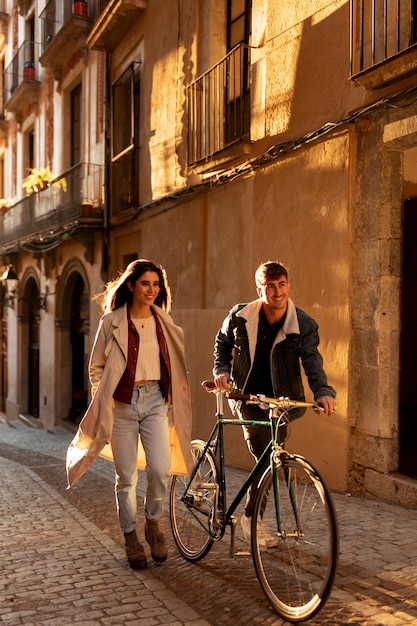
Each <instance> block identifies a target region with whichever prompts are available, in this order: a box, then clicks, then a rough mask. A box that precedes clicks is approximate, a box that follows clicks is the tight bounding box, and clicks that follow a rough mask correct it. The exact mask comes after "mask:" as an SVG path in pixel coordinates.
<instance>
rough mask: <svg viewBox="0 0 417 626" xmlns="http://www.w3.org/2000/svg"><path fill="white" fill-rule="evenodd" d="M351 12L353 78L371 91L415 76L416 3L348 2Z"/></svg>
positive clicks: (393, 0)
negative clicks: (406, 77)
mask: <svg viewBox="0 0 417 626" xmlns="http://www.w3.org/2000/svg"><path fill="white" fill-rule="evenodd" d="M350 9H351V76H352V77H354V78H355V79H358V80H359V82H361V83H363V84H364V86H365V87H367V88H373V87H379V86H381V85H382V84H384V83H385V84H389V83H392V82H395V81H396V80H399V79H400V78H402V77H403V76H404V77H405V76H406V75H410V73H415V72H416V69H417V67H416V66H417V63H416V61H415V59H414V57H415V49H414V48H413V46H414V44H416V43H417V0H385V1H384V2H382V1H381V0H351V5H350ZM410 48H411V50H410ZM381 67H382V70H381V71H380V72H379V74H376V75H375V76H374V77H373V78H372V76H371V77H370V78H368V79H366V78H365V82H363V81H362V80H361V78H360V76H361V74H363V75H365V74H366V73H368V74H369V73H370V72H372V70H373V69H374V68H375V69H378V68H381ZM374 73H375V72H374Z"/></svg>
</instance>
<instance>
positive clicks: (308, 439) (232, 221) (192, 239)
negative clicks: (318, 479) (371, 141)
mask: <svg viewBox="0 0 417 626" xmlns="http://www.w3.org/2000/svg"><path fill="white" fill-rule="evenodd" d="M348 154H349V133H348V132H344V133H340V134H335V135H334V136H332V137H331V138H330V137H329V138H328V139H327V140H326V141H323V142H321V143H316V144H314V146H311V147H309V148H305V149H303V150H301V151H298V152H297V153H296V154H294V156H293V157H291V158H287V159H286V160H285V161H284V160H283V161H276V162H274V163H273V164H271V165H269V166H268V167H266V168H264V169H262V170H259V171H257V172H256V173H254V174H253V175H251V176H249V177H247V178H245V177H242V178H241V179H239V180H237V181H235V182H233V183H230V184H228V185H225V186H223V187H219V188H218V189H215V190H212V191H211V192H210V193H207V194H201V195H200V196H198V198H195V199H194V200H193V202H189V203H183V204H181V205H179V206H177V207H176V208H174V209H172V210H166V211H160V212H159V213H158V210H157V209H154V210H150V211H149V212H148V213H147V214H146V215H145V214H144V215H143V217H142V218H139V220H138V223H137V226H136V223H135V225H130V228H129V236H128V241H129V242H130V244H129V245H130V247H132V249H133V247H134V239H135V238H134V235H133V232H132V228H134V229H137V232H138V237H137V242H138V249H137V253H138V255H139V256H140V257H147V258H151V259H153V260H154V261H156V262H159V263H161V264H162V265H164V266H165V267H166V269H167V272H168V277H169V280H170V284H171V288H172V290H173V297H174V302H173V317H174V319H175V320H176V321H177V322H178V323H180V324H181V325H183V327H184V332H185V339H186V353H187V362H188V367H189V372H190V382H191V389H192V402H193V413H194V425H193V434H194V436H199V437H202V436H205V435H206V434H207V433H208V429H209V427H210V426H211V425H212V415H213V412H214V399H213V398H212V397H211V396H209V394H207V393H206V392H204V391H203V390H202V389H201V387H200V383H201V381H202V380H203V379H206V378H210V377H211V370H212V366H213V342H214V337H215V334H216V332H217V330H218V329H219V327H220V325H221V323H222V321H223V319H224V317H225V316H226V314H227V312H228V310H229V309H230V308H231V306H232V305H233V304H235V303H236V302H245V301H249V300H252V299H255V298H256V291H255V285H254V272H255V269H256V267H257V266H258V265H259V263H261V262H262V261H265V260H268V259H270V258H272V259H279V260H281V261H283V262H284V263H285V264H286V265H287V266H288V267H289V271H290V282H291V283H292V296H293V299H294V301H295V302H296V304H297V305H298V306H300V307H301V308H303V309H304V310H305V311H306V312H307V313H309V314H310V315H312V316H313V317H314V318H315V319H316V320H317V322H318V323H319V327H320V335H321V339H322V342H321V351H322V354H323V357H324V361H325V367H326V370H327V373H328V377H329V383H330V384H331V385H333V386H334V387H335V388H336V389H337V392H338V411H337V415H335V416H333V417H331V418H324V417H318V416H316V415H315V414H314V413H313V412H311V415H308V416H306V417H304V418H303V419H302V420H300V421H299V423H296V424H293V425H292V427H291V436H290V440H289V443H288V446H289V448H292V449H294V450H297V451H298V452H300V453H304V454H306V456H308V458H310V459H311V460H312V461H313V462H315V463H316V464H317V466H318V468H319V470H321V471H322V472H323V474H324V476H325V478H326V479H327V480H328V481H329V483H330V484H331V485H332V486H333V487H335V488H338V489H344V488H345V487H346V482H345V479H346V468H347V443H348V425H347V411H348V406H347V399H348V398H347V389H348V380H347V374H346V372H347V368H348V361H349V341H350V330H349V328H350V313H349V298H350V290H351V286H350V285H351V283H350V276H351V255H350V247H349V236H348V234H349V220H348V204H349V171H348ZM125 236H127V231H125V232H123V230H121V231H120V232H119V234H118V235H117V237H116V240H115V242H114V243H113V246H114V247H113V249H116V248H117V249H118V250H120V251H121V250H122V249H123V247H122V241H123V239H124V237H125ZM117 241H118V243H116V242H117ZM115 263H116V265H117V264H119V263H120V258H119V259H117V258H116V257H115ZM307 397H310V398H311V393H310V394H309V393H308V392H307ZM230 442H231V444H230V451H229V454H230V455H231V456H230V460H231V461H232V462H233V464H235V465H238V466H247V465H248V463H249V464H250V463H251V459H250V457H249V455H246V451H245V444H244V443H243V441H242V436H241V434H240V433H239V435H236V434H231V435H230Z"/></svg>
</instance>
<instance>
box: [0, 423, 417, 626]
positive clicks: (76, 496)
mask: <svg viewBox="0 0 417 626" xmlns="http://www.w3.org/2000/svg"><path fill="white" fill-rule="evenodd" d="M71 438H72V435H71V433H70V432H68V431H67V430H65V429H63V428H55V429H54V431H53V432H46V431H41V430H37V429H34V428H30V427H28V426H26V425H24V424H22V423H20V422H13V423H12V424H9V425H7V424H5V423H0V466H1V473H2V477H3V480H2V498H1V504H0V508H1V518H0V554H1V562H2V579H1V581H0V622H4V623H5V624H8V625H9V626H17V625H20V624H25V625H32V624H33V625H35V624H48V625H52V624H53V625H55V624H56V625H59V626H63V625H65V624H75V623H79V624H83V625H86V626H90V625H91V626H95V625H97V626H98V625H102V624H103V625H104V624H120V625H123V626H126V625H131V624H140V625H141V626H156V625H159V624H173V625H175V626H177V625H178V626H180V625H186V626H191V625H192V626H220V625H221V624H222V625H223V624H225V623H227V624H228V625H229V626H238V625H239V626H240V625H242V624H268V625H281V624H285V623H286V622H284V621H283V620H281V619H280V618H278V617H277V615H276V614H275V613H273V612H272V611H271V609H270V608H269V607H268V602H267V600H266V599H265V597H264V595H263V593H262V590H261V588H260V586H259V583H258V581H257V578H256V574H255V571H254V568H253V565H252V561H251V557H250V555H248V554H246V555H243V556H238V557H231V556H230V553H229V550H230V545H229V539H230V533H227V535H226V537H225V538H224V539H223V540H222V541H221V542H218V543H216V544H215V545H214V547H213V549H212V550H211V552H210V553H209V554H208V555H207V556H206V557H205V558H204V559H203V560H202V561H200V562H199V563H198V564H190V563H188V562H186V561H185V560H184V559H183V558H182V557H181V556H180V555H179V554H178V553H177V551H176V548H175V545H174V542H173V539H172V535H171V531H170V528H169V519H168V510H166V512H165V514H164V517H163V521H162V525H163V528H164V530H165V531H166V536H167V539H168V544H169V557H168V560H167V562H166V563H164V564H163V565H159V566H158V565H155V564H153V562H152V561H151V559H150V557H149V561H148V563H149V567H148V569H147V570H143V571H140V572H134V571H132V570H130V569H129V568H128V566H127V562H126V559H125V554H124V547H123V538H122V534H121V532H120V530H119V527H118V522H117V518H116V509H115V504H114V491H113V466H112V464H111V463H109V462H107V461H104V460H102V459H99V460H98V461H97V462H96V463H95V465H94V466H93V468H92V469H91V470H89V472H88V473H87V474H86V475H85V476H84V477H83V478H82V479H81V480H80V481H79V483H77V485H76V486H75V487H74V488H73V489H71V490H66V476H65V453H66V449H67V446H68V443H69V441H70V440H71ZM229 474H230V477H229ZM241 476H242V474H241V473H239V472H237V471H230V472H228V478H229V481H230V484H231V486H232V490H233V486H234V485H237V484H238V483H239V480H240V477H241ZM141 478H142V480H140V485H141V487H143V485H144V480H143V476H141ZM142 495H143V494H142V493H141V491H140V490H139V497H142ZM334 500H335V505H336V509H337V514H338V519H339V528H340V537H341V542H340V560H339V568H338V574H337V578H336V585H335V587H334V588H333V591H332V594H331V596H330V599H329V601H328V603H327V604H326V606H325V607H324V609H323V610H322V611H321V612H320V613H319V614H318V615H317V616H316V617H315V618H313V619H311V620H310V621H309V622H308V623H309V624H311V625H342V624H361V626H377V625H385V624H389V625H392V626H404V625H406V624H417V544H416V540H415V533H416V528H417V511H414V510H407V509H403V508H400V507H396V506H390V505H387V504H384V503H379V502H374V501H369V500H363V499H360V498H356V497H350V496H346V495H343V494H334ZM139 531H140V533H141V534H142V536H143V519H141V518H139ZM146 548H147V549H148V546H146ZM237 548H238V549H239V550H241V551H242V552H245V551H247V547H246V544H244V543H243V540H242V536H241V530H240V527H239V526H238V529H237Z"/></svg>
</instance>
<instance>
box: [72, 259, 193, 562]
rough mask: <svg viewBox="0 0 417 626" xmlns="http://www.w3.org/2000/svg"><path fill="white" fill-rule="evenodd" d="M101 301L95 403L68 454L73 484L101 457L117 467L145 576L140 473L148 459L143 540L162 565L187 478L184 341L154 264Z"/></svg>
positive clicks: (135, 266) (135, 268)
mask: <svg viewBox="0 0 417 626" xmlns="http://www.w3.org/2000/svg"><path fill="white" fill-rule="evenodd" d="M96 299H98V300H100V301H101V304H102V309H103V313H104V315H103V317H102V318H101V320H100V324H99V328H98V330H97V334H96V338H95V341H94V345H93V350H92V353H91V357H90V364H89V370H90V382H91V394H92V401H91V403H90V406H89V408H88V410H87V412H86V414H85V416H84V418H83V420H82V421H81V424H80V426H79V429H78V432H77V435H76V436H75V438H74V440H73V441H72V442H71V444H70V447H69V449H68V453H67V474H68V484H69V486H72V485H73V484H74V483H75V481H76V480H78V478H80V476H82V475H83V474H84V472H85V471H86V470H87V469H88V467H89V466H90V465H91V463H92V462H93V461H94V459H96V458H97V456H98V455H99V454H100V455H101V456H104V457H106V458H112V459H113V461H114V464H115V473H116V484H115V494H116V506H117V511H118V515H119V522H120V526H121V529H122V531H123V532H124V537H125V545H126V556H127V559H128V562H129V565H130V567H131V568H132V569H142V568H144V567H146V554H145V550H144V547H143V545H142V544H141V543H140V542H139V539H138V536H137V534H136V485H137V479H138V474H137V468H138V467H139V468H141V469H143V468H144V464H143V460H142V459H143V452H144V456H145V461H146V465H145V467H146V473H147V489H146V497H145V538H146V541H147V542H148V544H149V546H150V548H151V555H152V558H153V560H154V561H157V562H163V561H165V560H166V558H167V546H166V541H165V537H164V535H163V533H162V531H161V529H160V527H159V523H158V520H159V518H160V516H161V513H162V509H163V505H164V500H165V496H166V492H167V486H168V479H169V471H171V472H173V473H187V465H188V463H189V460H190V457H189V454H190V452H189V451H190V429H191V410H190V403H189V390H188V381H187V373H186V367H185V359H184V344H183V333H182V330H181V329H180V328H179V327H178V326H176V325H175V324H174V322H173V320H172V318H171V316H170V315H169V314H168V313H169V310H170V304H171V295H170V289H169V286H168V281H167V277H166V273H165V270H164V269H163V268H162V267H161V266H157V265H155V264H154V263H152V262H151V261H148V260H145V259H140V260H138V261H133V263H130V264H129V265H128V267H127V268H126V270H125V271H124V272H123V274H121V276H119V278H118V279H117V280H115V281H113V282H111V283H109V284H108V285H107V288H106V290H105V291H104V293H103V294H101V295H99V296H98V297H97V298H96ZM139 435H140V441H138V436H139ZM109 443H110V445H106V444H109ZM138 443H140V445H138Z"/></svg>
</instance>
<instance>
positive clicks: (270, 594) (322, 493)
mask: <svg viewBox="0 0 417 626" xmlns="http://www.w3.org/2000/svg"><path fill="white" fill-rule="evenodd" d="M281 462H282V465H280V466H279V467H277V468H276V472H274V474H272V472H271V470H269V471H267V472H266V473H265V474H264V476H263V478H262V481H261V484H260V486H259V489H258V493H257V498H256V502H255V506H254V514H253V517H252V528H251V532H252V555H253V560H254V565H255V570H256V574H257V576H258V579H259V582H260V584H261V586H262V589H263V591H264V593H265V595H266V597H267V598H268V600H269V601H270V602H271V604H272V606H273V608H274V610H275V611H276V612H277V613H278V614H279V615H280V616H281V617H283V618H284V619H286V620H287V621H290V622H301V621H303V620H306V619H309V618H310V617H312V616H313V615H314V614H315V613H317V612H318V611H319V610H320V609H321V608H322V606H323V605H324V603H325V602H326V600H327V598H328V596H329V593H330V590H331V588H332V584H333V580H334V577H335V574H336V565H337V556H338V530H337V522H336V514H335V510H334V506H333V503H332V499H331V496H330V493H329V491H328V489H327V487H326V486H325V484H324V482H323V480H322V478H321V477H320V475H319V474H318V472H317V471H316V470H315V468H314V467H313V466H312V465H311V464H310V463H309V462H308V461H306V460H305V459H303V458H302V457H298V456H297V457H293V456H287V455H281ZM274 477H275V478H274ZM261 532H262V533H263V534H265V533H267V534H268V536H270V540H269V542H268V543H267V545H268V546H269V547H266V548H264V549H262V550H261V549H260V548H259V541H258V538H259V540H260V538H261V537H260V533H261ZM263 545H264V546H265V543H264V544H263Z"/></svg>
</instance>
